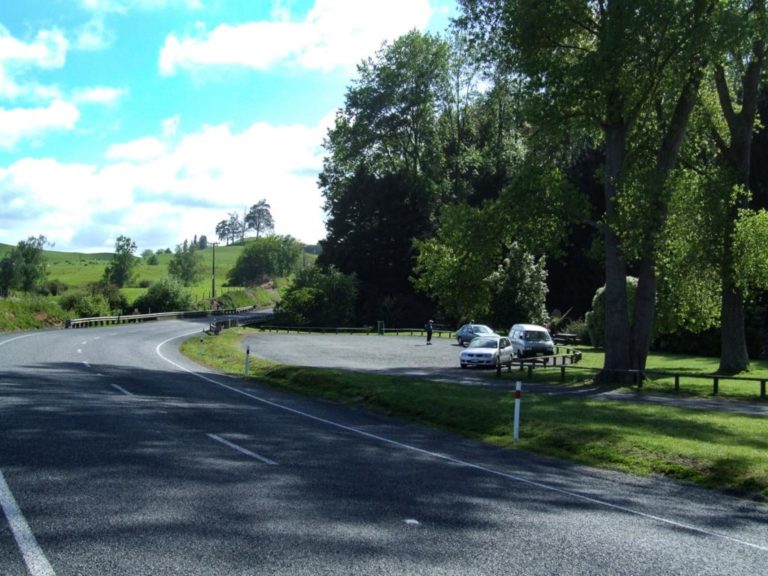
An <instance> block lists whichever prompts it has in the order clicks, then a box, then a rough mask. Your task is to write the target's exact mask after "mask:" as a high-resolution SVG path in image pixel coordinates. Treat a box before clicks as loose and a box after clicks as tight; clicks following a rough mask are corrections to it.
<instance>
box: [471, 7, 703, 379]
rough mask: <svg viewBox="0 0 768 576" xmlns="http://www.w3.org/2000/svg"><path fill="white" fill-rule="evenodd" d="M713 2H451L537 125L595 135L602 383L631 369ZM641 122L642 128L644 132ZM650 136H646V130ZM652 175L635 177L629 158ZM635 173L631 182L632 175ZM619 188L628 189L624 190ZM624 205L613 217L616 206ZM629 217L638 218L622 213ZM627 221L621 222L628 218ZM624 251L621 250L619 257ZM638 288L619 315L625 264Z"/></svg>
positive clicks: (645, 324) (636, 364)
mask: <svg viewBox="0 0 768 576" xmlns="http://www.w3.org/2000/svg"><path fill="white" fill-rule="evenodd" d="M716 5H717V2H716V1H715V0H692V1H683V0H680V1H667V2H658V1H655V0H644V1H641V0H638V1H636V2H625V1H621V0H600V1H593V0H583V1H578V0H577V1H573V0H553V1H551V2H539V1H537V0H505V1H495V0H460V6H461V8H462V12H463V15H462V17H461V18H460V19H459V24H460V25H461V26H463V27H464V28H465V29H467V30H469V31H470V32H471V33H472V35H473V38H474V40H475V41H476V42H479V43H482V44H483V45H484V46H486V47H487V48H488V49H487V51H486V54H487V55H488V56H489V57H490V58H491V59H494V60H496V61H498V62H500V63H501V64H503V65H505V66H506V67H508V68H509V69H511V70H514V71H516V72H517V73H518V74H520V75H521V76H522V78H523V79H524V81H525V82H526V83H527V88H528V90H529V94H530V102H531V105H532V108H533V109H534V110H536V112H537V116H536V118H537V121H538V123H539V124H540V126H541V127H545V126H549V128H550V129H551V130H554V131H556V133H561V134H562V133H563V130H564V128H566V129H569V130H571V131H575V130H582V131H585V132H587V133H591V134H593V135H595V136H597V135H601V137H602V140H603V145H604V147H605V163H604V166H603V178H604V197H605V216H604V220H603V224H602V226H603V231H604V249H605V274H606V291H605V304H606V327H605V332H606V348H605V364H604V370H603V372H602V373H601V379H605V380H609V381H611V380H612V381H616V380H620V379H622V376H621V374H622V373H623V371H625V370H627V369H630V368H638V369H642V368H643V367H644V365H645V359H646V357H647V353H648V347H649V344H650V335H651V333H652V323H653V317H654V305H655V298H654V296H655V290H656V278H655V261H654V255H655V248H656V243H657V241H658V236H659V234H660V231H661V229H662V227H663V224H664V221H665V219H666V210H667V202H668V190H667V188H666V184H665V181H666V178H667V176H668V175H669V173H670V171H671V170H672V169H673V168H674V166H675V162H676V159H677V155H678V152H679V149H680V145H681V143H682V141H683V138H684V135H685V130H686V127H687V123H688V119H689V117H690V113H691V111H692V109H693V105H694V103H695V96H696V93H697V89H698V86H699V83H700V81H701V77H702V70H703V67H704V65H705V63H706V56H707V53H706V51H707V49H708V48H709V45H708V44H707V41H708V40H709V39H710V32H711V29H710V19H711V17H712V14H713V11H714V9H715V7H716ZM649 127H653V130H651V131H650V132H649V131H648V129H649ZM648 134H653V135H654V136H655V138H654V139H653V140H648V139H647V138H645V136H646V135H648ZM649 150H651V152H650V154H651V156H652V157H655V160H654V161H653V165H654V170H653V171H652V173H651V174H648V177H647V178H645V179H644V181H643V179H634V178H633V175H632V174H631V169H632V168H634V167H640V168H641V169H642V168H644V166H645V165H647V158H646V160H644V161H643V162H639V163H634V164H633V162H632V161H633V159H634V156H636V155H640V154H645V155H646V157H647V154H648V153H649V152H648V151H649ZM633 180H634V181H633ZM630 183H632V184H634V186H632V185H631V184H630ZM628 190H632V191H635V192H641V194H640V195H639V196H638V200H639V202H636V203H634V205H635V206H639V207H641V208H642V209H641V210H639V212H640V214H639V215H641V216H642V221H643V223H644V227H643V228H641V229H642V230H644V231H645V234H643V235H641V236H635V237H634V238H633V240H634V245H627V243H626V242H625V241H624V240H623V238H622V233H623V232H625V231H626V227H624V226H622V224H625V223H626V219H624V221H622V220H623V216H624V215H626V214H627V213H629V214H632V209H631V208H630V209H629V210H627V209H626V203H625V204H624V208H622V204H623V203H624V198H625V197H627V196H629V197H631V193H629V194H628V193H627V191H628ZM622 211H623V212H622ZM633 216H637V215H633ZM637 220H638V218H637V217H633V218H631V224H632V226H633V229H635V228H634V226H635V225H636V224H637ZM628 250H629V252H628ZM635 255H636V256H637V258H638V262H637V265H638V267H639V270H640V284H639V285H638V296H637V301H636V304H635V307H634V314H633V316H632V318H633V320H632V322H631V324H630V322H629V321H628V317H629V316H628V313H629V306H628V301H627V290H626V280H625V279H626V276H627V266H628V265H629V264H630V263H632V260H633V256H635Z"/></svg>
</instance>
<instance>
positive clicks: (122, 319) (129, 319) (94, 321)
mask: <svg viewBox="0 0 768 576" xmlns="http://www.w3.org/2000/svg"><path fill="white" fill-rule="evenodd" d="M255 309H256V308H255V307H254V306H246V307H243V308H230V309H226V310H187V311H184V312H157V313H155V314H119V315H117V316H95V317H92V318H73V319H72V320H68V321H67V322H66V324H65V327H66V328H87V327H93V326H112V325H115V324H136V323H140V322H151V321H156V320H166V319H178V318H205V317H208V316H234V315H237V314H242V313H243V312H250V311H252V310H255Z"/></svg>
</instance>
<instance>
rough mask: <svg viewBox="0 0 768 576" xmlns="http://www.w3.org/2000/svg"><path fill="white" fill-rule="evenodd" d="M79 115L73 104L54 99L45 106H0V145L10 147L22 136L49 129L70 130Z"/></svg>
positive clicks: (36, 133)
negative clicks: (8, 107) (9, 108)
mask: <svg viewBox="0 0 768 576" xmlns="http://www.w3.org/2000/svg"><path fill="white" fill-rule="evenodd" d="M79 116H80V113H79V112H78V110H77V108H76V107H75V106H74V105H72V104H70V103H68V102H63V101H61V100H54V101H53V102H52V103H51V104H50V105H48V106H47V107H38V108H14V109H11V110H6V109H5V108H0V146H2V147H5V148H10V147H13V146H15V145H16V143H17V142H18V141H19V140H21V139H22V138H29V137H33V136H39V135H41V134H42V133H44V132H48V131H51V130H71V129H72V128H73V127H74V126H75V123H76V122H77V119H78V117H79Z"/></svg>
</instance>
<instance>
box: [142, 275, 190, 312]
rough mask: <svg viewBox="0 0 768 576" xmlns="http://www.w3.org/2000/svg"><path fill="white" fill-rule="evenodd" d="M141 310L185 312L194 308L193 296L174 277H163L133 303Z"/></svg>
mask: <svg viewBox="0 0 768 576" xmlns="http://www.w3.org/2000/svg"><path fill="white" fill-rule="evenodd" d="M133 305H134V306H135V307H136V308H137V309H138V310H139V312H141V313H143V314H148V313H152V312H183V311H185V310H191V309H192V297H191V296H190V295H189V294H188V293H187V292H185V290H184V287H183V286H182V285H181V284H180V283H179V282H178V281H177V280H175V279H174V278H163V279H162V280H159V281H158V282H155V283H154V284H152V285H151V286H150V287H149V289H148V290H147V291H146V292H145V293H144V294H142V295H141V296H139V297H138V298H137V299H136V301H135V302H134V304H133Z"/></svg>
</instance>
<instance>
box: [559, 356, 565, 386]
mask: <svg viewBox="0 0 768 576" xmlns="http://www.w3.org/2000/svg"><path fill="white" fill-rule="evenodd" d="M563 359H565V358H563ZM560 382H565V364H561V365H560Z"/></svg>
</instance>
